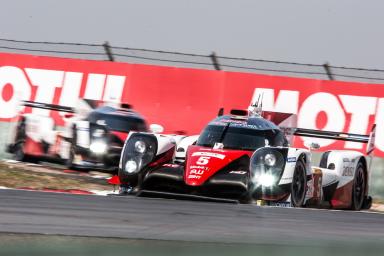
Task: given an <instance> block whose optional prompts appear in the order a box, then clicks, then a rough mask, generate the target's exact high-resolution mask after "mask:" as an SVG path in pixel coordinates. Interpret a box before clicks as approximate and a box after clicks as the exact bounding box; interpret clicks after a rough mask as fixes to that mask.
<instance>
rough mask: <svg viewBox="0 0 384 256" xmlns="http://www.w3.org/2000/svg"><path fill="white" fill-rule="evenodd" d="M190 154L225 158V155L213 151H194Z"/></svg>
mask: <svg viewBox="0 0 384 256" xmlns="http://www.w3.org/2000/svg"><path fill="white" fill-rule="evenodd" d="M192 156H205V157H215V158H219V159H221V160H223V159H224V158H225V155H223V154H218V153H213V152H194V153H192ZM200 158H201V157H200Z"/></svg>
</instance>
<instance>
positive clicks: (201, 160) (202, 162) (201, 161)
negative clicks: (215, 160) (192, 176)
mask: <svg viewBox="0 0 384 256" xmlns="http://www.w3.org/2000/svg"><path fill="white" fill-rule="evenodd" d="M210 158H211V157H209V156H201V157H199V159H198V160H197V161H196V164H199V165H206V164H207V163H208V162H209V159H210Z"/></svg>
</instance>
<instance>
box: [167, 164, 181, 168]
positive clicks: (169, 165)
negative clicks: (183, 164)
mask: <svg viewBox="0 0 384 256" xmlns="http://www.w3.org/2000/svg"><path fill="white" fill-rule="evenodd" d="M163 166H164V167H172V168H176V167H179V166H180V165H178V164H163Z"/></svg>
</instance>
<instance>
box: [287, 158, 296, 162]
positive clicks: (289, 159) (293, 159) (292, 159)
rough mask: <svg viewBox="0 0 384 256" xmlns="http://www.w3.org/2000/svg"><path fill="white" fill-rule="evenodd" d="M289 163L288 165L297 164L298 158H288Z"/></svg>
mask: <svg viewBox="0 0 384 256" xmlns="http://www.w3.org/2000/svg"><path fill="white" fill-rule="evenodd" d="M287 162H288V163H294V162H296V157H288V158H287Z"/></svg>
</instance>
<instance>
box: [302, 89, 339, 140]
mask: <svg viewBox="0 0 384 256" xmlns="http://www.w3.org/2000/svg"><path fill="white" fill-rule="evenodd" d="M321 112H323V113H325V114H326V115H327V123H326V125H325V127H324V128H323V130H325V131H343V130H344V124H345V113H344V111H343V109H342V108H341V106H340V103H339V100H338V99H337V97H336V96H334V95H333V94H330V93H325V92H319V93H315V94H312V95H311V96H309V97H308V98H307V99H306V100H305V101H304V102H303V104H302V105H301V109H300V114H299V116H298V120H297V126H298V127H303V128H308V129H317V127H316V120H317V117H318V115H319V114H320V113H321ZM302 139H303V140H304V141H306V140H310V141H312V140H313V139H311V138H305V137H303V138H302ZM316 141H318V143H319V144H320V146H322V147H324V146H329V145H331V144H332V143H333V142H334V140H326V139H318V140H316Z"/></svg>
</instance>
